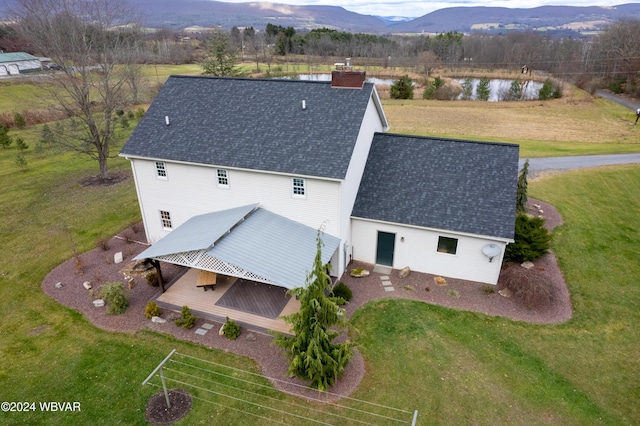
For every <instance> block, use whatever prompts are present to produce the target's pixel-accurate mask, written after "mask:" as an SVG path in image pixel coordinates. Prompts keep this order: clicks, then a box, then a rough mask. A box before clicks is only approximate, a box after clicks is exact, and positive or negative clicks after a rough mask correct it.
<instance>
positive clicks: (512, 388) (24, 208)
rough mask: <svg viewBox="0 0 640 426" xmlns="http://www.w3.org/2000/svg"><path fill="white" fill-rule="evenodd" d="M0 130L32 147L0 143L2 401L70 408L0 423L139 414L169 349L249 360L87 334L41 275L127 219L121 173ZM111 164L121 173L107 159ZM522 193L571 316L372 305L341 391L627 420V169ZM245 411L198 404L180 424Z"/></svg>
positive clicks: (406, 404) (634, 371) (488, 417)
mask: <svg viewBox="0 0 640 426" xmlns="http://www.w3.org/2000/svg"><path fill="white" fill-rule="evenodd" d="M614 111H615V108H614ZM606 114H609V113H606ZM584 132H585V135H587V134H588V133H589V132H591V130H589V129H585V130H584ZM11 133H12V134H13V135H14V136H15V135H20V136H22V137H24V139H25V140H26V141H27V143H28V144H29V145H30V147H31V148H30V149H29V150H28V151H27V154H26V158H27V161H28V170H27V171H26V172H23V171H21V170H20V169H19V168H18V166H17V165H16V164H15V156H16V154H17V150H16V149H15V148H14V147H11V148H9V149H1V148H0V179H1V181H2V182H3V183H2V191H0V212H1V214H0V217H2V219H3V220H2V222H1V223H0V243H1V247H2V250H0V300H2V303H0V317H1V318H2V321H0V359H2V362H0V402H1V401H34V402H39V401H40V402H42V401H78V402H80V403H81V407H82V411H81V412H80V413H42V412H31V413H2V412H0V422H1V423H2V424H53V423H55V424H115V423H124V424H144V423H145V422H144V407H145V403H146V401H147V399H148V397H149V396H150V395H152V394H153V393H155V392H157V390H158V389H157V388H154V387H142V386H141V382H142V380H143V379H144V378H145V377H146V376H147V375H148V374H149V372H150V371H151V370H152V369H153V368H154V367H155V366H156V365H157V363H158V362H159V361H161V360H162V359H163V358H164V357H165V356H166V355H167V354H168V353H169V351H170V350H171V349H173V348H177V349H178V351H179V352H181V353H184V354H189V355H193V356H197V357H199V358H205V359H210V360H215V361H216V362H219V363H222V364H227V365H231V366H235V367H238V368H242V369H253V370H254V371H255V370H256V366H255V365H254V363H253V362H251V361H250V360H247V359H245V358H242V357H237V356H233V355H231V354H228V353H223V352H220V351H216V350H211V349H207V348H204V347H200V346H198V345H194V344H191V343H184V342H180V341H177V340H175V339H174V338H172V337H169V336H164V335H158V334H155V333H151V332H139V333H136V334H134V335H131V334H118V333H110V332H106V331H102V330H99V329H97V328H95V327H93V326H92V325H91V324H89V323H88V322H87V321H86V320H85V319H84V318H83V317H82V316H81V315H80V314H79V313H77V312H75V311H73V310H70V309H67V308H65V307H62V306H60V305H58V304H57V303H56V302H54V301H53V300H51V299H50V298H49V297H47V296H46V295H44V294H43V292H42V291H41V289H40V283H41V282H42V280H43V278H44V277H45V275H46V274H47V273H48V272H49V271H50V270H51V269H53V268H54V267H55V266H56V265H58V264H60V263H61V262H63V261H65V260H66V259H68V258H70V257H71V256H72V255H73V248H72V247H73V245H75V246H76V247H77V249H78V250H79V251H81V252H83V251H87V250H89V249H92V248H93V247H95V245H96V241H97V239H98V238H100V237H103V236H111V235H114V234H115V233H117V232H118V231H119V230H121V229H124V228H125V227H126V226H127V225H128V224H129V223H130V222H132V221H136V220H139V218H140V214H139V210H138V204H137V200H136V194H135V188H134V185H133V182H132V180H131V179H129V180H128V181H125V182H123V183H120V184H117V185H114V186H111V187H99V188H98V187H81V186H80V185H79V184H78V182H79V181H80V180H81V179H82V178H83V177H86V176H89V175H94V174H97V165H96V164H95V163H93V162H91V161H88V160H87V159H85V158H84V157H79V156H77V155H75V154H56V153H52V152H46V151H45V152H43V153H40V154H37V153H35V152H34V146H35V144H36V139H37V137H38V130H37V129H27V130H25V131H21V132H18V133H16V132H13V131H12V132H11ZM117 150H118V148H117V147H116V148H114V153H115V152H117ZM110 167H111V170H113V171H118V172H127V173H128V172H129V165H128V163H127V162H126V161H125V160H123V159H120V158H114V159H113V160H112V161H111V163H110ZM529 188H530V195H531V196H533V197H536V198H540V199H543V200H545V201H547V202H550V203H552V204H554V205H556V206H557V208H558V209H559V210H560V212H561V214H562V215H563V217H564V220H565V224H564V225H562V226H560V227H559V228H557V229H556V231H555V232H554V237H553V244H554V249H555V251H556V253H557V255H558V258H559V261H560V265H561V268H562V270H563V272H564V274H565V276H566V279H567V282H568V285H569V288H570V291H571V296H572V302H573V305H574V310H575V311H574V317H573V319H572V320H570V321H569V322H567V323H565V324H561V325H530V324H525V323H521V322H516V321H510V320H507V319H502V318H494V317H487V316H484V315H481V314H476V313H469V312H459V311H454V310H450V309H446V308H441V307H437V306H429V305H426V304H422V303H418V302H415V301H403V300H385V301H378V302H372V303H370V304H368V305H366V306H365V307H363V308H362V309H360V310H359V311H358V312H356V314H355V315H354V318H353V330H354V331H353V333H354V338H355V339H356V341H357V343H358V344H359V346H360V349H361V352H362V353H363V355H364V357H365V359H366V361H367V369H366V371H367V373H366V376H365V379H364V381H363V383H362V385H361V386H360V388H359V389H358V390H357V391H356V393H355V395H353V396H354V397H356V398H360V399H364V400H368V401H373V402H376V403H379V404H384V405H391V406H395V407H398V408H402V409H407V410H413V409H417V410H418V411H419V421H418V424H460V423H473V424H522V423H526V424H531V423H532V424H552V425H556V424H576V425H582V424H637V423H640V406H639V405H638V403H637V401H639V400H640V387H638V383H640V357H639V356H638V342H639V341H640V331H638V327H637V324H638V323H640V290H639V288H638V283H639V282H640V266H639V265H638V262H637V252H638V246H639V245H640V231H638V229H640V223H639V222H640V218H639V216H638V212H639V211H640V166H619V167H612V168H602V169H596V170H588V171H577V172H570V173H564V174H560V175H557V176H554V177H552V178H547V179H544V180H538V181H533V182H530V184H529ZM72 241H73V243H72ZM258 393H260V394H263V395H270V396H274V397H276V398H278V399H280V400H282V401H283V402H284V404H292V403H293V402H297V403H301V404H302V406H303V408H298V409H296V410H297V411H298V412H299V413H300V414H302V415H307V414H310V411H309V410H310V408H312V407H313V408H318V409H319V410H320V411H321V412H327V413H328V412H332V413H338V412H341V410H338V409H335V408H332V407H330V406H322V405H318V404H308V403H305V402H304V401H301V400H298V399H297V398H293V397H290V396H285V395H282V394H280V393H279V392H276V391H274V390H269V389H263V390H259V391H258ZM194 394H195V395H196V396H198V397H205V395H204V394H203V392H198V391H194ZM250 398H252V399H253V400H255V401H260V400H261V397H258V396H253V397H250ZM347 404H349V405H352V406H355V407H357V406H358V404H357V403H356V402H348V403H347ZM231 405H232V406H233V407H234V408H236V409H239V410H245V409H246V407H245V405H246V404H243V403H240V402H236V403H231ZM306 407H309V408H306ZM258 411H259V410H258ZM362 416H363V417H364V415H362ZM409 420H410V418H409V419H407V421H409ZM250 421H254V422H256V420H252V418H251V417H250V416H248V415H247V414H242V413H238V412H237V411H234V410H232V409H227V408H220V407H219V406H215V405H212V404H210V403H207V402H204V401H203V400H201V399H197V400H195V402H194V408H193V410H192V413H191V414H190V415H189V416H188V417H187V418H186V419H185V420H184V421H183V422H181V424H211V423H220V424H246V423H248V422H250ZM258 423H260V422H258ZM342 423H343V424H348V422H346V421H345V422H342Z"/></svg>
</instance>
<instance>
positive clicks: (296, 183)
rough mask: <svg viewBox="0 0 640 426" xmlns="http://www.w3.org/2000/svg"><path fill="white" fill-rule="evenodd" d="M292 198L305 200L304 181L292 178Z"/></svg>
mask: <svg viewBox="0 0 640 426" xmlns="http://www.w3.org/2000/svg"><path fill="white" fill-rule="evenodd" d="M292 182H293V196H294V197H296V198H305V195H306V192H305V188H304V179H302V178H293V181H292Z"/></svg>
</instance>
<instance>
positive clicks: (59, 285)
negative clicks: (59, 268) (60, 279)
mask: <svg viewBox="0 0 640 426" xmlns="http://www.w3.org/2000/svg"><path fill="white" fill-rule="evenodd" d="M63 285H64V284H62V283H56V288H62V286H63Z"/></svg>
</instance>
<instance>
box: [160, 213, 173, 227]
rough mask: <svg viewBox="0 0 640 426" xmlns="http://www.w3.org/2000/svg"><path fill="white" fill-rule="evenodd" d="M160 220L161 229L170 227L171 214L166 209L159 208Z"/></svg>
mask: <svg viewBox="0 0 640 426" xmlns="http://www.w3.org/2000/svg"><path fill="white" fill-rule="evenodd" d="M160 220H161V221H162V229H172V228H173V226H172V225H171V214H170V213H169V212H168V211H165V210H160Z"/></svg>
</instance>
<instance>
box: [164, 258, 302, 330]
mask: <svg viewBox="0 0 640 426" xmlns="http://www.w3.org/2000/svg"><path fill="white" fill-rule="evenodd" d="M197 278H198V270H197V269H189V270H188V271H187V272H186V273H185V274H184V275H182V276H180V277H179V278H178V279H177V280H176V281H175V282H174V283H173V284H171V286H170V287H169V288H168V289H167V290H166V291H165V292H164V293H163V294H161V295H160V296H159V297H158V299H157V300H156V303H157V304H158V306H161V307H164V308H168V309H173V310H175V311H178V312H180V310H181V309H182V307H183V306H188V307H189V308H191V310H192V311H193V314H194V315H196V316H198V317H201V318H207V319H210V320H212V321H217V322H225V320H226V317H229V318H230V319H232V320H234V321H235V322H237V323H238V324H240V325H241V326H243V327H244V328H246V329H248V330H252V331H257V332H259V333H266V331H267V330H274V331H279V332H282V333H288V334H290V333H291V328H290V325H289V324H287V323H285V322H284V321H283V320H282V319H279V318H276V319H270V318H266V317H262V316H259V315H253V314H250V313H247V312H242V311H238V310H235V309H231V308H228V307H223V306H217V305H216V302H217V301H218V300H220V298H221V297H222V296H223V295H224V294H225V292H226V291H227V290H229V288H231V286H232V285H233V283H235V281H236V278H235V277H227V276H223V275H218V276H217V280H216V281H217V283H216V287H215V290H213V291H212V290H209V291H204V290H203V288H198V287H196V283H197ZM298 310H300V302H299V301H297V300H296V299H295V297H292V298H291V299H290V300H289V302H288V303H287V304H286V306H285V307H284V309H283V310H282V312H280V315H281V316H282V315H288V314H291V313H294V312H297V311H298Z"/></svg>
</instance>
